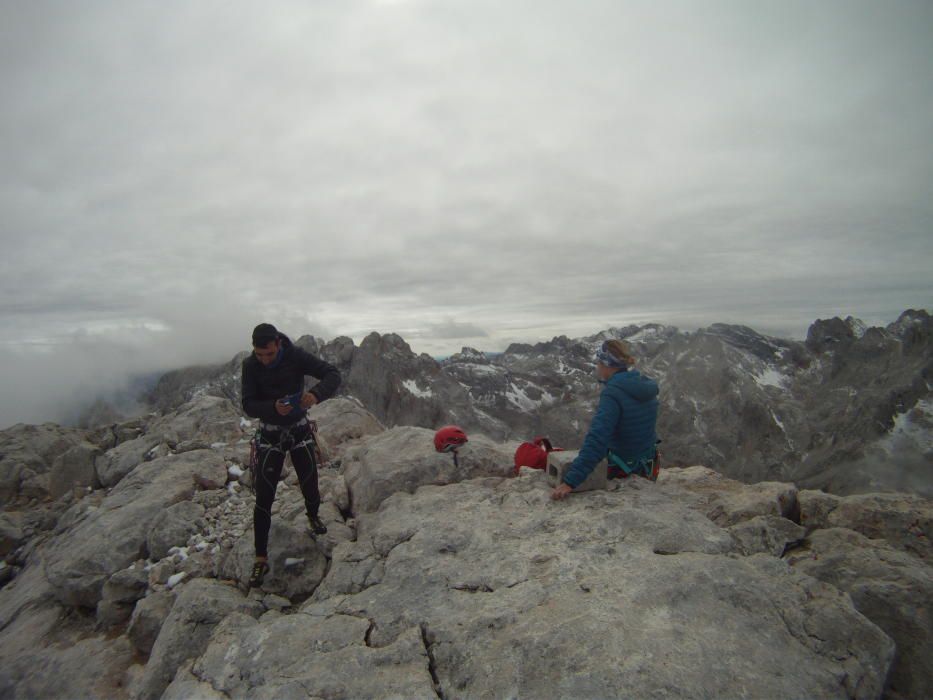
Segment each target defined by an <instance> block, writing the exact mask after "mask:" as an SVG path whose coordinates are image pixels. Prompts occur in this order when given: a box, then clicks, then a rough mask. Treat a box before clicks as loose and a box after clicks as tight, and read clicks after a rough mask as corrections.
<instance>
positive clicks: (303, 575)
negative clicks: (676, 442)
mask: <svg viewBox="0 0 933 700" xmlns="http://www.w3.org/2000/svg"><path fill="white" fill-rule="evenodd" d="M254 561H255V550H254V547H253V532H252V529H250V530H249V531H248V532H245V533H244V534H243V535H242V536H240V537H239V538H238V539H237V542H236V544H235V546H234V547H233V549H232V550H231V552H230V553H229V554H228V555H227V557H226V558H225V559H224V560H223V561H222V562H221V566H220V573H219V575H220V577H221V578H224V579H230V580H233V581H236V582H237V583H238V584H239V585H241V586H242V587H243V588H245V585H246V582H247V580H248V579H249V575H250V570H251V569H252V566H253V562H254ZM269 567H270V571H269V573H268V574H267V575H266V578H265V581H264V582H263V585H262V590H263V591H264V592H265V593H275V594H277V595H280V596H284V597H285V598H288V599H289V600H291V601H293V602H301V601H303V600H305V599H306V598H307V597H308V596H310V595H311V594H312V593H313V592H314V590H315V589H316V588H317V587H318V585H319V584H320V582H321V580H322V579H323V578H324V573H325V572H326V570H327V558H326V556H325V552H324V549H323V548H322V546H321V545H319V544H318V543H317V542H316V541H315V540H314V539H313V538H312V537H311V534H310V532H309V530H308V524H307V520H306V519H305V518H304V514H303V511H302V512H301V514H300V515H297V516H296V517H294V519H292V520H288V519H286V518H283V517H275V516H273V518H272V528H271V530H270V532H269Z"/></svg>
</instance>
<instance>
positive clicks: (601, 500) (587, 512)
mask: <svg viewBox="0 0 933 700" xmlns="http://www.w3.org/2000/svg"><path fill="white" fill-rule="evenodd" d="M358 522H359V533H358V538H357V541H356V542H354V543H344V544H341V545H339V546H338V548H337V549H336V550H335V551H334V559H333V565H332V569H331V573H330V574H329V575H328V577H327V578H326V579H325V580H324V582H323V583H322V585H321V586H320V587H319V588H318V590H317V591H316V592H315V594H314V596H313V597H312V599H311V600H310V601H309V602H307V603H305V604H304V605H303V606H302V607H301V612H302V613H304V614H306V615H309V616H311V617H312V618H316V619H323V620H327V619H329V618H332V617H338V619H340V618H342V617H343V616H348V615H349V616H351V617H356V618H361V619H365V620H367V621H370V625H371V629H370V631H369V635H368V637H369V643H370V644H371V645H372V646H374V647H376V648H381V647H384V646H387V645H391V644H392V643H394V642H395V641H396V640H398V639H400V638H402V636H403V635H404V634H406V633H407V631H408V630H411V629H413V628H420V629H421V630H422V632H423V641H424V643H425V647H426V648H427V649H428V652H429V656H430V658H431V659H432V664H431V666H432V668H433V670H434V673H435V675H436V677H437V679H438V682H439V685H440V689H441V692H442V694H443V697H448V698H458V697H485V696H496V697H500V696H502V697H610V696H614V695H616V694H618V692H619V688H625V692H626V694H628V695H630V696H632V697H651V696H666V697H698V696H701V697H738V696H743V695H753V696H755V697H761V698H771V697H773V698H783V697H859V698H873V697H878V696H879V695H880V693H881V690H882V687H883V684H884V679H885V677H886V675H887V672H888V668H889V666H890V663H891V659H892V657H893V653H894V647H893V644H892V642H891V641H890V639H889V638H888V637H887V636H886V635H885V634H884V633H883V632H882V631H881V630H880V629H879V628H878V627H876V626H875V625H873V624H872V623H871V622H869V621H868V620H867V619H866V618H864V617H863V616H862V615H860V614H859V613H858V612H857V611H856V610H855V609H854V608H853V607H852V604H851V602H850V600H849V598H848V596H846V595H844V594H841V593H840V592H839V591H837V590H836V589H834V588H832V587H831V586H828V585H826V584H823V583H820V582H818V581H816V580H815V579H813V578H811V577H809V576H804V575H801V574H800V573H798V572H796V571H794V570H793V569H791V568H790V567H789V566H788V565H787V564H786V563H785V562H783V561H781V560H779V559H776V558H774V557H771V556H766V555H755V556H751V557H736V556H734V554H735V553H736V550H735V546H736V545H735V543H734V540H733V537H732V536H731V535H730V534H729V533H728V532H726V531H724V530H722V529H721V528H720V527H718V526H717V525H716V524H714V523H713V522H712V521H710V520H709V519H708V518H706V517H705V516H704V515H702V514H701V513H699V512H697V511H695V510H693V509H691V508H688V507H687V506H685V505H684V504H682V503H681V502H679V501H678V499H677V498H676V497H674V496H673V495H672V494H669V493H667V492H665V490H664V489H663V488H661V487H660V486H659V485H658V484H654V483H651V482H647V481H644V480H640V481H633V482H632V483H631V484H623V485H622V486H620V487H619V488H618V489H617V490H615V491H593V492H587V493H584V494H575V495H571V496H570V497H569V498H568V499H566V500H565V501H562V502H552V501H550V499H549V489H548V487H547V486H546V484H545V483H544V479H543V477H540V476H529V477H523V478H521V479H495V478H486V479H474V480H472V481H467V482H462V483H458V484H452V485H448V486H424V487H422V488H420V489H418V490H417V492H416V493H415V494H413V495H410V494H407V493H396V494H394V495H393V496H391V497H389V498H388V499H387V500H386V501H385V502H384V503H383V504H382V507H381V508H380V509H379V511H378V512H375V513H370V514H366V515H363V516H361V517H360V518H359V521H358ZM730 555H731V556H730ZM259 624H260V625H261V629H262V630H263V631H264V632H268V633H269V634H267V635H266V636H264V637H263V638H264V639H265V640H266V643H267V644H268V645H269V646H273V645H275V643H276V641H277V640H279V639H281V640H282V642H283V644H285V640H287V639H288V637H287V636H285V637H279V636H278V632H272V629H271V628H267V627H265V626H264V624H263V623H259ZM606 650H612V655H613V658H615V659H617V660H618V661H617V663H612V664H607V663H606ZM217 653H219V649H218V651H217ZM351 669H352V667H349V668H347V669H346V670H347V672H348V673H351V672H352V671H351ZM788 669H793V672H792V673H789V672H788ZM340 670H341V668H340V667H337V668H335V669H334V671H335V672H339V671H340ZM283 675H286V674H284V673H283ZM219 677H220V673H219V672H215V673H213V674H211V675H210V680H211V682H214V681H215V680H216V679H219ZM266 682H267V683H269V682H272V678H271V674H269V675H268V676H266ZM315 692H317V691H316V690H315Z"/></svg>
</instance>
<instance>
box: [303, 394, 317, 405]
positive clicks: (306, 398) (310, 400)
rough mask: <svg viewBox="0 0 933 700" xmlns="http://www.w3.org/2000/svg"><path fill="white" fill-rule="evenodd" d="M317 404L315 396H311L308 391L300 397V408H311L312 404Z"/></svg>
mask: <svg viewBox="0 0 933 700" xmlns="http://www.w3.org/2000/svg"><path fill="white" fill-rule="evenodd" d="M316 403H317V396H315V395H314V394H312V393H311V392H310V391H306V392H305V393H303V394H302V395H301V407H302V408H311V407H312V406H313V405H314V404H316Z"/></svg>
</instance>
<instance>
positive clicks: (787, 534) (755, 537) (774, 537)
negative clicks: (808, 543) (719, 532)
mask: <svg viewBox="0 0 933 700" xmlns="http://www.w3.org/2000/svg"><path fill="white" fill-rule="evenodd" d="M727 530H728V531H729V532H730V533H732V536H733V537H734V538H735V539H736V542H738V544H739V548H740V549H741V550H742V552H743V553H744V554H770V555H771V556H772V557H780V556H782V555H783V554H784V552H785V551H786V550H787V548H788V547H793V546H795V545H796V544H798V543H799V542H801V541H802V540H803V538H804V535H805V534H806V530H805V529H804V528H803V527H801V526H800V525H797V524H796V523H792V522H791V521H790V520H788V519H787V518H779V517H778V516H776V515H757V516H755V517H754V518H751V519H750V520H743V521H742V522H740V523H738V524H736V525H732V526H731V527H729V528H727Z"/></svg>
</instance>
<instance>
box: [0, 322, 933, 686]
mask: <svg viewBox="0 0 933 700" xmlns="http://www.w3.org/2000/svg"><path fill="white" fill-rule="evenodd" d="M829 330H830V331H831V332H832V333H837V330H834V329H829ZM746 341H747V343H748V344H749V346H750V347H751V348H756V347H757V346H756V343H757V339H756V338H755V337H754V336H751V337H748V338H746V339H745V341H743V342H746ZM372 342H373V343H375V342H376V341H375V340H373V341H372ZM703 342H713V341H711V340H704V341H703ZM819 342H820V343H829V342H830V341H828V340H827V339H826V338H825V337H823V338H822V340H820V341H819ZM853 342H854V341H853ZM389 346H391V347H389ZM392 348H394V350H392V351H393V352H395V351H397V352H398V353H399V357H402V358H404V357H406V355H405V352H404V349H403V348H400V347H399V346H398V343H397V341H395V340H394V339H393V340H390V342H389V344H388V346H386V347H382V346H380V347H379V348H378V351H379V352H388V351H389V350H391V349H392ZM759 350H761V349H760V348H758V349H757V350H755V349H752V350H749V352H757V351H759ZM761 351H762V352H763V350H761ZM523 352H524V354H526V355H527V354H528V353H527V352H525V351H523ZM514 354H516V353H513V355H514ZM452 360H453V361H454V362H456V360H454V359H453V358H452ZM484 361H485V359H484V358H480V357H476V356H474V357H472V358H471V362H475V363H476V364H477V365H478V366H479V364H480V363H482V362H484ZM502 361H503V362H513V361H515V358H514V357H512V358H511V359H509V358H506V359H505V360H502ZM528 361H530V360H528ZM582 361H583V360H582V355H581V362H582ZM426 363H427V362H426V361H425V364H426ZM228 369H229V368H228ZM445 371H446V370H445ZM411 381H415V382H416V380H415V379H412V380H411ZM415 386H416V388H418V390H419V391H422V392H426V391H427V388H426V385H424V384H418V383H417V382H416V384H415ZM458 386H459V385H458ZM526 395H529V396H530V394H528V393H527V392H526ZM311 413H312V417H313V418H315V419H316V420H317V421H318V424H319V426H320V442H321V446H322V448H323V450H324V453H325V457H326V460H327V461H326V463H325V464H324V465H322V468H321V490H322V496H323V504H322V507H321V516H322V518H323V519H324V521H325V522H326V524H327V526H328V533H327V534H326V535H324V536H321V537H318V538H317V539H314V538H312V537H311V535H310V533H309V531H308V529H307V522H306V519H305V517H304V508H303V502H302V499H301V496H300V492H299V490H298V488H297V483H296V477H295V474H294V470H293V469H291V467H288V468H287V470H286V473H285V474H284V480H283V481H282V483H281V484H280V485H279V495H278V497H277V500H276V503H275V506H274V510H273V526H272V533H271V539H270V561H271V566H272V570H271V572H270V574H269V576H268V577H267V578H266V580H265V582H264V584H263V587H262V588H261V589H253V590H251V591H247V590H246V589H245V586H244V581H245V580H246V578H247V577H248V574H249V567H250V564H251V560H252V495H251V493H250V490H249V473H248V470H246V469H245V462H246V460H247V457H248V444H247V441H248V438H249V437H250V436H251V434H252V431H253V430H254V429H255V426H254V424H252V423H251V422H250V421H248V420H246V419H244V418H243V417H242V416H241V415H240V412H239V410H238V408H237V406H236V405H235V404H234V403H232V402H231V401H230V400H229V399H228V398H224V397H220V396H211V395H204V394H201V395H197V396H193V397H190V398H189V399H187V400H183V401H181V403H179V404H178V405H177V406H175V407H174V408H171V409H166V410H163V411H162V412H157V413H153V414H150V415H146V416H142V417H139V418H136V419H134V420H132V421H127V422H123V423H117V424H112V425H108V426H106V427H103V428H97V429H88V430H77V429H66V428H61V427H58V426H54V425H45V426H16V427H13V428H10V429H8V430H6V431H3V432H2V433H0V446H2V449H0V453H2V459H0V470H2V472H0V483H2V484H3V485H4V487H3V488H4V490H3V491H2V494H0V495H2V499H3V512H2V514H0V546H2V547H3V552H2V554H3V555H4V556H5V559H4V562H3V564H0V581H2V584H3V587H2V589H0V696H2V697H4V698H40V697H41V698H76V697H79V698H83V697H88V698H90V697H94V698H121V699H122V698H133V699H137V698H138V699H147V700H148V699H155V698H173V699H180V698H213V699H221V698H225V699H226V698H268V699H271V698H328V699H337V698H386V697H393V698H401V697H404V698H420V697H425V698H436V697H441V698H500V697H524V698H551V697H553V698H557V697H564V698H606V697H631V698H647V697H679V698H699V697H715V698H788V697H793V698H816V697H819V698H836V697H838V698H880V697H887V698H892V699H900V698H925V697H931V696H933V671H931V667H930V664H929V658H930V656H931V639H933V624H931V619H930V605H929V602H930V600H933V569H931V552H933V550H931V545H930V536H931V533H933V502H931V500H930V499H929V498H927V497H925V496H923V495H919V494H916V493H900V492H886V493H865V494H859V495H839V494H829V493H826V492H823V491H817V490H812V489H805V488H800V487H799V486H798V485H795V483H793V482H792V481H787V480H783V481H782V480H766V481H759V482H758V483H753V484H748V483H743V482H740V481H738V480H734V479H731V478H729V477H728V476H726V475H724V474H723V473H722V472H721V470H718V469H712V468H708V467H704V466H685V467H669V468H667V469H664V470H662V472H661V476H660V478H659V479H658V481H657V482H650V481H647V480H644V479H641V478H637V477H635V478H631V479H628V480H625V481H620V482H619V481H617V482H610V487H609V488H608V489H605V490H597V491H589V492H585V493H579V494H573V495H571V496H570V497H569V498H568V499H566V500H565V501H561V502H555V501H551V500H550V498H549V493H550V488H549V486H548V485H547V483H546V479H545V477H544V474H543V473H542V472H540V471H535V470H532V469H528V468H523V469H522V470H521V472H520V474H519V475H518V476H514V475H513V472H512V470H513V464H512V456H513V453H514V451H515V448H516V447H517V445H518V440H516V439H511V440H506V439H502V438H501V437H500V436H497V435H495V434H493V435H490V436H488V437H486V436H482V435H472V436H471V439H470V442H468V443H467V444H466V445H465V446H464V447H463V448H461V450H460V452H459V455H458V460H457V463H456V464H454V462H453V459H452V457H451V455H449V454H438V453H436V452H435V451H434V448H433V444H432V441H431V437H432V431H431V430H428V429H426V428H424V427H417V426H405V425H395V426H392V425H390V426H387V425H386V424H385V422H384V421H382V420H380V418H379V416H378V415H376V414H375V411H373V412H371V411H370V410H367V408H366V407H364V405H363V404H362V403H361V402H360V401H358V400H356V399H352V398H346V397H341V398H335V399H332V400H331V401H328V402H325V403H324V404H322V405H321V406H317V407H315V408H314V409H312V412H311Z"/></svg>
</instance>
